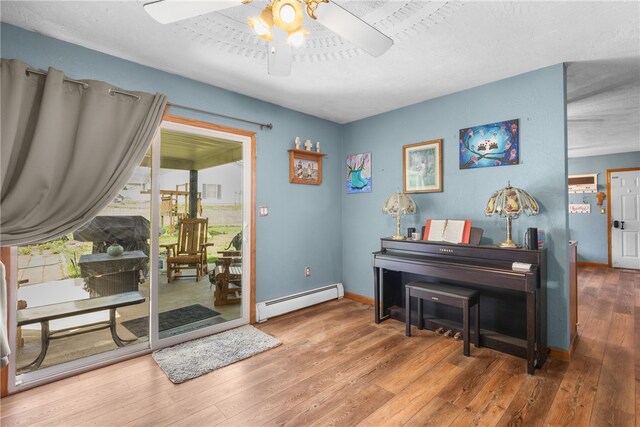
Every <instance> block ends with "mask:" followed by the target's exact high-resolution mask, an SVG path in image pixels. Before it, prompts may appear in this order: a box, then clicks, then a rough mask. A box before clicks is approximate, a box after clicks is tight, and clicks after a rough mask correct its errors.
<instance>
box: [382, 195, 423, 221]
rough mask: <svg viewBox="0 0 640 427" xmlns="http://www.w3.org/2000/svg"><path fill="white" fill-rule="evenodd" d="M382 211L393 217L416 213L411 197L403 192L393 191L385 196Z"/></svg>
mask: <svg viewBox="0 0 640 427" xmlns="http://www.w3.org/2000/svg"><path fill="white" fill-rule="evenodd" d="M382 211H383V212H384V213H386V214H387V215H391V216H393V217H397V216H405V215H408V214H414V213H416V204H415V202H414V201H413V199H412V198H411V197H409V195H407V194H405V193H393V194H391V195H389V197H387V200H386V201H385V202H384V206H383V208H382Z"/></svg>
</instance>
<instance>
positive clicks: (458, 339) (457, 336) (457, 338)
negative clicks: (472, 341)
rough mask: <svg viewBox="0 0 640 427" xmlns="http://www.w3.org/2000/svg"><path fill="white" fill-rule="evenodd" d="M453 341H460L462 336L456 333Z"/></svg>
mask: <svg viewBox="0 0 640 427" xmlns="http://www.w3.org/2000/svg"><path fill="white" fill-rule="evenodd" d="M453 339H454V340H456V341H460V340H461V339H462V334H461V333H460V332H456V334H455V335H454V336H453Z"/></svg>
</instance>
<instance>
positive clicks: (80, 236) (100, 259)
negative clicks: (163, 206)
mask: <svg viewBox="0 0 640 427" xmlns="http://www.w3.org/2000/svg"><path fill="white" fill-rule="evenodd" d="M149 229H150V223H149V220H147V219H146V218H144V217H142V216H97V217H95V218H94V219H92V220H91V221H89V222H88V223H86V224H85V225H83V226H82V227H80V228H79V229H77V230H76V231H75V232H74V233H73V238H74V240H77V241H79V242H92V243H93V250H92V252H93V253H92V254H91V255H82V256H81V257H80V262H79V263H78V264H79V266H80V275H81V276H82V277H84V278H85V288H86V290H87V291H89V293H90V295H91V296H92V297H96V296H106V295H113V294H117V293H122V292H130V291H137V290H138V284H139V282H140V279H141V277H140V273H142V275H143V276H146V274H147V272H148V260H149V237H150V231H149ZM114 243H117V244H119V245H120V246H122V247H123V249H124V253H123V254H122V255H121V256H117V257H110V256H108V255H107V254H106V252H107V248H108V247H109V246H110V245H112V244H114Z"/></svg>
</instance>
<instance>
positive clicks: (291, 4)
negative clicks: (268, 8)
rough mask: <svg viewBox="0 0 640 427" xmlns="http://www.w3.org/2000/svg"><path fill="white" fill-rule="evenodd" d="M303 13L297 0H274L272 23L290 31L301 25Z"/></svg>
mask: <svg viewBox="0 0 640 427" xmlns="http://www.w3.org/2000/svg"><path fill="white" fill-rule="evenodd" d="M303 20H304V14H303V12H302V4H301V3H300V1H299V0H274V1H273V23H274V24H275V25H276V26H277V27H278V28H281V29H283V30H284V31H286V32H287V33H290V32H292V31H295V30H296V29H298V28H299V27H300V26H301V25H302V21H303Z"/></svg>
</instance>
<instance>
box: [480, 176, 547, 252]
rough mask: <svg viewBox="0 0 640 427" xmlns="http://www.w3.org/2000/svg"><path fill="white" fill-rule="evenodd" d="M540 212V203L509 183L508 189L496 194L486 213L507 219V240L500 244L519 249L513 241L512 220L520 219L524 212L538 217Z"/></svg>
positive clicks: (490, 200)
mask: <svg viewBox="0 0 640 427" xmlns="http://www.w3.org/2000/svg"><path fill="white" fill-rule="evenodd" d="M539 211H540V208H539V207H538V202H536V200H535V199H534V198H533V197H532V196H531V194H529V193H527V192H526V191H524V190H522V189H520V188H515V187H512V186H511V183H508V184H507V186H506V187H504V188H502V189H500V190H498V191H496V192H494V193H493V194H492V195H491V197H489V201H488V202H487V206H486V207H485V209H484V213H485V215H487V216H491V215H493V214H494V213H497V214H498V215H500V216H501V217H502V218H506V219H507V239H506V240H504V241H503V242H500V243H499V246H501V247H503V248H517V247H518V245H517V244H516V243H515V242H514V241H513V240H511V220H512V219H515V218H518V217H519V216H520V214H521V213H522V212H524V213H525V214H526V215H528V216H531V215H536V214H537V213H538V212H539Z"/></svg>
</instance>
